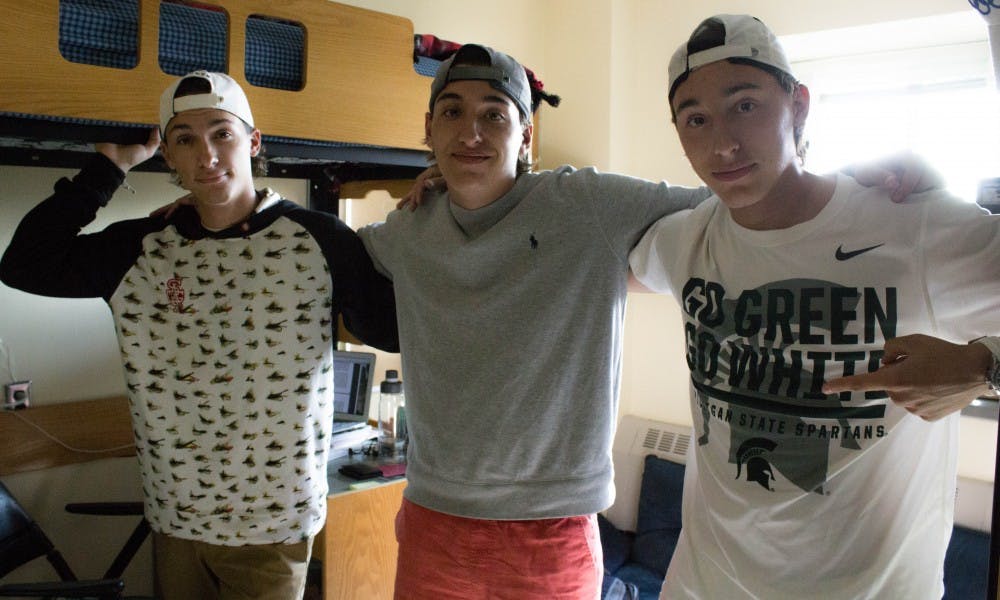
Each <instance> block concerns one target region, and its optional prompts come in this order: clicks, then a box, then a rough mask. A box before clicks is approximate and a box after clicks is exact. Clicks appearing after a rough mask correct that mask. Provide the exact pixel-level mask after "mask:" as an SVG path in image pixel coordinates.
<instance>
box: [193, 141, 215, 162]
mask: <svg viewBox="0 0 1000 600" xmlns="http://www.w3.org/2000/svg"><path fill="white" fill-rule="evenodd" d="M197 156H198V165H199V166H201V167H205V168H211V167H214V166H215V165H216V164H217V163H218V162H219V155H218V153H217V152H216V151H215V147H214V146H213V145H212V144H211V143H209V142H207V141H205V140H199V141H198V154H197Z"/></svg>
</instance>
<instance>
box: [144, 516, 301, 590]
mask: <svg viewBox="0 0 1000 600" xmlns="http://www.w3.org/2000/svg"><path fill="white" fill-rule="evenodd" d="M311 552H312V538H310V539H308V540H306V541H304V542H299V543H297V544H263V545H251V546H216V545H214V544H206V543H204V542H196V541H192V540H182V539H179V538H175V537H170V536H167V535H163V534H161V533H156V532H153V565H154V568H155V571H156V597H157V598H159V599H160V600H193V599H195V598H197V599H199V600H202V599H203V600H212V599H218V600H250V599H254V600H293V599H296V598H301V597H302V593H303V591H304V590H305V585H306V575H307V572H308V568H309V556H310V554H311Z"/></svg>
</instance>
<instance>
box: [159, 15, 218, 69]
mask: <svg viewBox="0 0 1000 600" xmlns="http://www.w3.org/2000/svg"><path fill="white" fill-rule="evenodd" d="M228 21H229V17H228V15H227V14H226V13H225V12H222V11H216V10H206V9H202V8H195V7H192V6H184V5H183V4H173V3H168V2H164V3H161V4H160V48H159V57H160V68H161V69H163V72H164V73H168V74H170V75H187V74H188V73H190V72H191V71H197V70H198V69H204V70H206V71H219V72H222V73H226V72H228V69H227V68H226V67H227V65H226V53H227V47H228V39H227V25H228Z"/></svg>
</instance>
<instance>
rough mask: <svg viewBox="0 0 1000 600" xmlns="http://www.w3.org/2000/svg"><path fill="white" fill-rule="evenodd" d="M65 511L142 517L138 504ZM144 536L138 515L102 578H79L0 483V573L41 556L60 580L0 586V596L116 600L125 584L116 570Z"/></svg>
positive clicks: (72, 506) (82, 506)
mask: <svg viewBox="0 0 1000 600" xmlns="http://www.w3.org/2000/svg"><path fill="white" fill-rule="evenodd" d="M66 510H68V511H69V512H73V513H83V514H97V515H122V514H125V515H142V505H141V503H138V502H119V503H91V504H69V505H67V506H66ZM147 535H149V524H148V523H147V522H146V520H145V519H141V521H140V523H139V525H137V526H136V528H135V530H134V531H133V532H132V535H131V536H130V537H129V540H128V542H126V544H125V547H124V548H122V550H121V552H119V553H118V556H117V557H115V560H114V562H113V563H112V565H111V567H109V568H108V571H107V572H106V573H105V574H104V577H103V578H102V579H94V580H83V581H81V580H79V579H78V578H77V576H76V574H75V573H74V572H73V570H72V569H71V568H70V566H69V565H68V564H67V563H66V560H65V559H64V558H63V556H62V554H61V553H60V552H59V550H57V549H56V547H55V545H54V544H53V543H52V541H51V540H50V539H49V538H48V536H47V535H45V532H44V531H42V528H41V527H39V525H38V523H36V522H35V520H34V519H32V518H31V516H29V515H28V513H27V512H26V511H25V510H24V508H23V507H22V506H21V505H20V504H19V503H18V502H17V500H16V499H15V498H14V496H13V495H11V493H10V490H8V489H7V487H6V486H4V485H3V483H2V482H0V577H3V576H5V575H7V574H8V573H10V572H11V571H13V570H14V569H17V568H18V567H20V566H22V565H24V564H26V563H28V562H31V561H32V560H35V559H36V558H41V557H43V556H44V557H45V558H46V560H48V562H49V564H51V565H52V568H53V569H55V571H56V574H57V575H58V576H59V578H60V581H50V582H41V583H16V584H4V585H0V596H20V597H33V598H34V597H49V596H59V597H63V598H96V599H97V600H120V599H121V598H122V592H123V589H124V587H125V585H124V582H123V581H122V580H121V573H122V572H123V571H124V570H125V567H126V566H127V565H128V562H129V561H130V560H131V558H132V556H133V555H134V554H135V553H136V551H137V550H138V549H139V546H140V545H142V542H143V541H144V540H145V539H146V536H147Z"/></svg>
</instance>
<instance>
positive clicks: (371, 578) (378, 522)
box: [313, 480, 406, 600]
mask: <svg viewBox="0 0 1000 600" xmlns="http://www.w3.org/2000/svg"><path fill="white" fill-rule="evenodd" d="M405 487H406V481H405V480H398V481H392V482H389V483H383V484H379V485H377V486H375V487H371V488H367V489H363V490H351V491H342V492H337V491H332V493H331V495H330V496H329V498H328V499H327V516H326V526H325V527H324V528H323V530H322V531H321V532H320V534H319V535H318V536H317V537H316V541H315V543H314V544H313V553H314V555H315V556H316V557H317V558H319V559H320V560H321V561H322V562H323V595H324V598H325V599H326V600H356V599H358V598H364V599H365V600H382V599H385V600H391V599H392V592H393V583H394V582H395V579H396V546H397V544H396V531H395V523H396V513H397V512H398V511H399V506H400V504H401V503H402V500H403V488H405Z"/></svg>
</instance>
